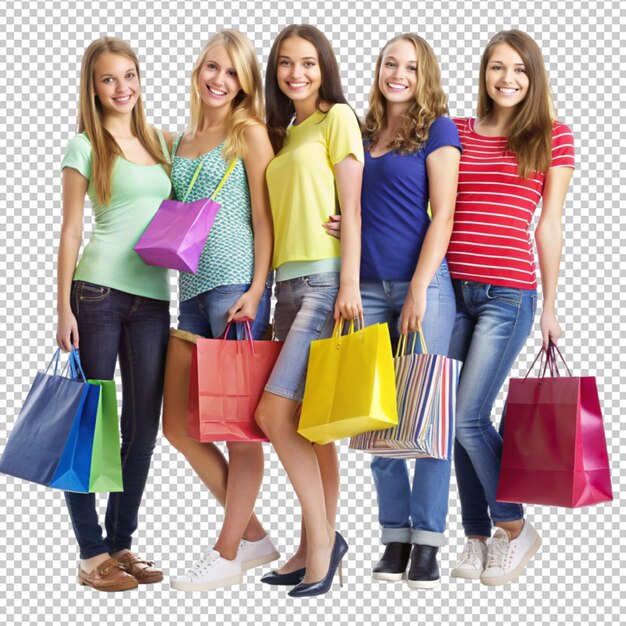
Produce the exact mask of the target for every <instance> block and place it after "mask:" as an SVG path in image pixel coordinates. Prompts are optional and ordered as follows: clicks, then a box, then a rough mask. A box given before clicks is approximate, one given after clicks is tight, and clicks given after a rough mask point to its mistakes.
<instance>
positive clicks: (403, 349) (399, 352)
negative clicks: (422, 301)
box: [396, 322, 428, 357]
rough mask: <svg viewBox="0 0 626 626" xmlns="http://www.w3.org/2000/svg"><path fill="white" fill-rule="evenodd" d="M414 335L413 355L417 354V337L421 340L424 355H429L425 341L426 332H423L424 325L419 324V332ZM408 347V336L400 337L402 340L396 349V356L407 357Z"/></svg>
mask: <svg viewBox="0 0 626 626" xmlns="http://www.w3.org/2000/svg"><path fill="white" fill-rule="evenodd" d="M412 334H413V342H412V343H411V352H410V353H411V354H413V353H414V352H415V343H416V342H417V337H418V336H419V338H420V345H421V347H422V354H428V349H427V348H426V339H424V331H423V330H422V324H421V323H420V322H417V332H414V333H412ZM407 345H408V335H400V340H399V341H398V347H397V348H396V356H397V357H399V356H406V355H407Z"/></svg>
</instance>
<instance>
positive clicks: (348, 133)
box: [266, 104, 364, 268]
mask: <svg viewBox="0 0 626 626" xmlns="http://www.w3.org/2000/svg"><path fill="white" fill-rule="evenodd" d="M349 155H353V156H354V157H355V158H356V159H357V160H358V161H359V162H361V163H363V160H364V158H363V140H362V138H361V130H360V129H359V124H358V122H357V119H356V116H355V115H354V113H353V112H352V109H351V108H350V107H349V106H348V105H347V104H335V105H334V106H333V107H332V108H331V109H330V111H328V113H320V112H319V111H316V112H315V113H313V115H311V116H310V117H308V118H307V119H306V120H304V122H301V123H300V124H298V125H297V126H291V127H290V128H289V129H288V130H287V136H286V138H285V143H284V145H283V147H282V148H281V150H280V152H279V153H278V154H277V155H276V157H275V158H274V159H272V161H271V162H270V164H269V166H268V168H267V172H266V178H267V186H268V190H269V196H270V203H271V206H272V216H273V218H274V259H273V263H272V264H273V266H274V267H275V268H276V267H279V266H280V265H282V264H283V263H287V262H290V261H317V260H320V259H332V258H336V257H339V256H341V251H340V246H339V242H338V241H337V239H335V238H334V237H329V236H328V235H327V234H326V232H325V231H324V229H323V228H322V223H323V222H326V221H327V220H328V216H329V215H334V214H335V213H337V212H338V211H339V206H338V201H337V193H336V189H335V175H334V171H333V167H334V166H335V165H336V164H337V163H340V162H341V161H343V160H344V159H345V158H346V157H347V156H349Z"/></svg>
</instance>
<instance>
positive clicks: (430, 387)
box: [350, 327, 462, 459]
mask: <svg viewBox="0 0 626 626" xmlns="http://www.w3.org/2000/svg"><path fill="white" fill-rule="evenodd" d="M417 335H419V338H420V343H421V347H422V354H419V353H415V352H414V348H415V339H416V337H415V336H414V337H413V345H412V347H411V351H410V353H407V352H406V350H407V345H408V341H407V337H406V335H403V336H402V337H401V338H400V341H399V343H398V349H397V350H396V357H395V359H394V365H395V377H396V391H397V405H398V425H397V426H395V427H392V428H389V429H387V430H378V431H375V432H367V433H363V434H361V435H357V436H356V437H353V438H352V439H351V440H350V448H352V449H353V450H363V451H365V452H370V453H371V454H376V455H377V456H384V457H391V458H396V459H409V458H417V457H432V458H435V459H449V458H451V457H452V450H453V445H454V432H455V423H456V422H455V416H456V389H457V386H458V382H459V375H460V372H461V366H462V363H461V361H457V360H455V359H450V358H448V357H447V356H443V355H438V354H428V353H427V350H426V343H425V341H424V336H423V334H422V330H421V327H420V329H419V331H418V333H417Z"/></svg>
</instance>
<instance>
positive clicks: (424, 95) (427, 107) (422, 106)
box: [363, 33, 448, 153]
mask: <svg viewBox="0 0 626 626" xmlns="http://www.w3.org/2000/svg"><path fill="white" fill-rule="evenodd" d="M396 41H408V42H409V43H411V44H413V46H414V47H415V58H416V61H417V69H416V89H415V100H414V101H413V102H411V103H410V104H409V106H408V107H407V109H406V111H404V113H403V115H402V124H401V125H400V128H399V129H398V132H397V134H396V136H395V137H394V138H393V139H392V140H391V142H390V143H389V144H388V145H387V146H385V147H386V148H389V149H391V150H396V151H398V152H400V153H409V152H416V151H417V150H419V149H420V148H421V147H422V146H423V145H424V144H425V143H426V140H427V139H428V131H429V130H430V127H431V125H432V123H433V122H434V121H435V120H436V119H437V118H438V117H441V116H442V115H447V113H448V99H447V98H446V94H445V93H444V91H443V88H442V86H441V73H440V71H439V64H438V63H437V58H436V57H435V53H434V52H433V50H432V48H431V47H430V46H429V45H428V44H427V43H426V41H424V39H422V38H421V37H420V36H419V35H416V34H414V33H404V34H403V35H398V36H397V37H394V38H393V39H391V40H390V41H388V42H387V43H386V44H385V46H384V47H383V49H382V50H381V51H380V54H379V55H378V60H377V61H376V69H375V70H374V81H373V83H372V89H371V91H370V98H369V104H370V108H369V111H368V113H367V116H366V118H365V124H364V130H363V136H364V137H365V139H367V140H369V141H370V142H371V143H372V144H374V143H376V138H377V137H378V134H379V133H380V131H381V130H382V129H383V127H384V126H385V124H386V121H387V100H386V99H385V97H384V96H383V94H382V93H381V91H380V87H379V86H378V77H379V75H380V68H381V65H382V62H383V59H384V57H385V50H386V49H387V48H388V46H390V45H391V44H392V43H395V42H396Z"/></svg>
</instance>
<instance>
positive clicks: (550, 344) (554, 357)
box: [548, 340, 572, 376]
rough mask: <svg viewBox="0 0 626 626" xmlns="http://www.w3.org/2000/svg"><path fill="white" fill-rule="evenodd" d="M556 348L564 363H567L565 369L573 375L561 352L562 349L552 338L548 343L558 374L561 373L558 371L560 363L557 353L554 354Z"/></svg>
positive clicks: (549, 352)
mask: <svg viewBox="0 0 626 626" xmlns="http://www.w3.org/2000/svg"><path fill="white" fill-rule="evenodd" d="M555 350H556V353H557V354H558V355H559V357H560V358H561V361H562V363H563V365H565V369H566V370H567V373H568V375H569V376H572V371H571V370H570V368H569V367H568V366H567V363H566V362H565V359H564V358H563V355H562V354H561V351H560V350H559V347H558V346H557V345H556V344H555V343H554V342H553V341H552V340H550V341H549V343H548V354H550V355H551V358H552V362H553V363H554V368H555V370H556V372H557V375H558V376H560V374H559V373H558V371H559V369H558V363H557V360H556V355H555V354H554V351H555Z"/></svg>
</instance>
